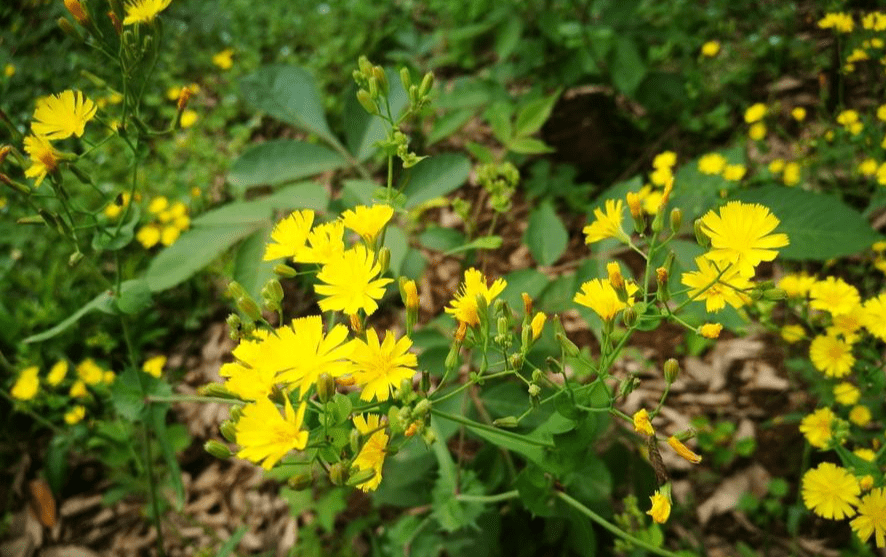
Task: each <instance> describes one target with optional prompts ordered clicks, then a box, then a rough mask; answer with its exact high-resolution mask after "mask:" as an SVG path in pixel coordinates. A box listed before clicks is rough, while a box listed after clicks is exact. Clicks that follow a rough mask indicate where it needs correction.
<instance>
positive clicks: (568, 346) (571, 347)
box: [554, 333, 581, 358]
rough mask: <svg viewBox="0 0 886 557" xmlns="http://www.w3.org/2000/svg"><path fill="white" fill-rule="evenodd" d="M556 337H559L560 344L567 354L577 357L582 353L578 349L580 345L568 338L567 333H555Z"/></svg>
mask: <svg viewBox="0 0 886 557" xmlns="http://www.w3.org/2000/svg"><path fill="white" fill-rule="evenodd" d="M554 338H555V339H557V342H559V343H560V346H561V347H562V348H563V351H564V352H566V355H567V356H571V357H573V358H575V357H576V356H578V355H579V354H581V350H579V349H578V346H576V345H575V343H574V342H572V341H571V340H569V339H568V338H566V335H564V334H562V333H556V334H554Z"/></svg>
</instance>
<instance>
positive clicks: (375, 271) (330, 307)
mask: <svg viewBox="0 0 886 557" xmlns="http://www.w3.org/2000/svg"><path fill="white" fill-rule="evenodd" d="M380 273H381V265H379V263H378V262H377V261H376V260H375V254H374V253H372V252H371V251H369V250H368V249H366V246H363V245H357V246H355V247H353V248H351V249H349V250H348V251H346V252H344V253H342V254H341V256H340V257H338V258H336V259H333V260H331V261H329V262H328V263H326V264H325V265H323V268H322V269H321V270H320V272H319V273H317V279H318V280H320V281H321V282H322V283H324V284H317V285H315V286H314V291H315V292H317V294H319V295H320V296H324V298H323V299H322V300H320V302H319V305H320V309H321V310H322V311H343V312H345V313H347V314H349V315H354V314H356V313H357V312H358V311H360V310H361V309H362V310H363V311H364V312H366V315H371V314H372V313H373V312H374V311H375V310H376V309H378V303H377V300H381V298H382V296H384V295H385V285H387V284H388V283H391V282H393V279H389V278H376V277H378V275H379V274H380Z"/></svg>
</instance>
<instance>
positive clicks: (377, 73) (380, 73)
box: [372, 66, 389, 97]
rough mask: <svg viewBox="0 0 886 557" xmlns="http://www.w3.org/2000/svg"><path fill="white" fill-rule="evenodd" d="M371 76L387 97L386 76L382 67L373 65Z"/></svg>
mask: <svg viewBox="0 0 886 557" xmlns="http://www.w3.org/2000/svg"><path fill="white" fill-rule="evenodd" d="M372 77H374V78H375V81H376V82H377V83H378V89H379V91H380V92H381V94H382V95H384V96H385V97H387V96H388V91H389V87H388V76H387V74H386V73H385V70H384V68H382V67H381V66H375V67H374V68H372Z"/></svg>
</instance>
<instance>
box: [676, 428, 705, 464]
mask: <svg viewBox="0 0 886 557" xmlns="http://www.w3.org/2000/svg"><path fill="white" fill-rule="evenodd" d="M668 445H670V446H671V448H672V449H674V452H676V453H677V454H678V455H680V456H682V457H683V458H685V459H686V460H688V461H689V462H691V463H692V464H698V463H699V462H701V456H699V455H697V454H695V453H694V452H692V451H691V450H690V449H689V447H687V446H686V445H684V444H683V443H681V442H680V440H679V439H677V437H676V436H674V435H671V436H670V437H668Z"/></svg>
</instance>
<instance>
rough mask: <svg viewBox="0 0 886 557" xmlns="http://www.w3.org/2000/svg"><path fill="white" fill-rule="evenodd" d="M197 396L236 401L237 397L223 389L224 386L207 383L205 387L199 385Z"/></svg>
mask: <svg viewBox="0 0 886 557" xmlns="http://www.w3.org/2000/svg"><path fill="white" fill-rule="evenodd" d="M197 394H199V395H200V396H214V397H217V398H228V399H232V400H238V397H237V396H235V395H233V394H232V393H231V391H229V390H228V389H227V388H225V386H224V385H222V384H221V383H207V384H205V385H201V386H200V387H198V388H197Z"/></svg>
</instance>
